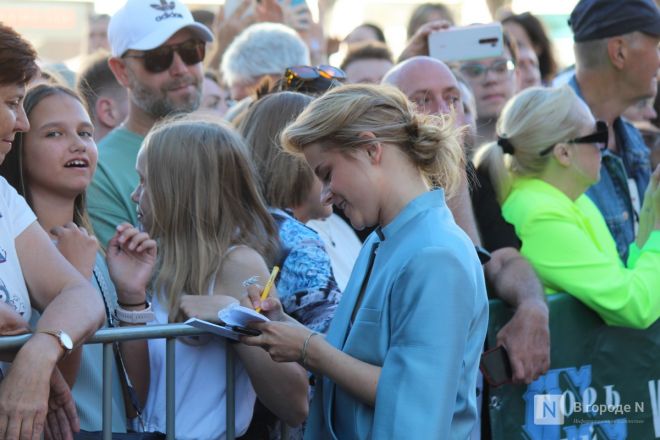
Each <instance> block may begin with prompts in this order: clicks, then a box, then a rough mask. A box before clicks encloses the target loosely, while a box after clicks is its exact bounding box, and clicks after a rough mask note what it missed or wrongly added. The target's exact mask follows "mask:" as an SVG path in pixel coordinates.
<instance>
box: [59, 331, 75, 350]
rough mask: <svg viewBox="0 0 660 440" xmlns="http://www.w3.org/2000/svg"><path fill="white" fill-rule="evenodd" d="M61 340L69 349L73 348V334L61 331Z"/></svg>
mask: <svg viewBox="0 0 660 440" xmlns="http://www.w3.org/2000/svg"><path fill="white" fill-rule="evenodd" d="M60 342H61V343H62V346H64V348H66V349H67V350H73V341H72V340H71V336H69V335H68V334H67V333H65V332H60Z"/></svg>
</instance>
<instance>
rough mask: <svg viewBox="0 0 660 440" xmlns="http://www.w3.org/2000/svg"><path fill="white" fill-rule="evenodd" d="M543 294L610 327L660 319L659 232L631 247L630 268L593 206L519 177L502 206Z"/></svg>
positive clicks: (640, 324) (641, 325)
mask: <svg viewBox="0 0 660 440" xmlns="http://www.w3.org/2000/svg"><path fill="white" fill-rule="evenodd" d="M502 214H503V215H504V218H505V219H506V220H507V221H508V222H509V223H511V224H513V225H514V227H515V228H516V233H517V234H518V236H519V237H520V239H521V240H522V248H521V253H522V255H523V256H525V257H526V258H527V259H528V260H529V262H530V263H531V264H532V266H533V267H534V269H535V270H536V273H537V274H538V276H539V278H540V279H541V281H542V283H543V285H544V287H545V291H546V293H547V294H552V293H556V292H562V291H563V292H568V293H570V294H572V295H573V296H575V297H576V298H577V299H579V300H580V301H582V302H583V303H584V304H586V305H587V306H588V307H590V308H592V309H593V310H595V311H596V312H597V313H598V314H599V315H600V316H601V318H603V320H604V321H605V322H606V323H607V324H609V325H618V326H625V327H633V328H647V327H649V326H650V325H651V324H653V323H654V322H655V321H656V320H657V319H658V318H659V317H660V231H653V232H652V233H651V235H650V236H649V239H648V240H647V242H646V244H645V245H644V247H643V248H642V249H641V250H640V249H639V248H638V247H637V246H636V245H635V244H634V243H633V244H631V245H630V255H629V257H628V265H627V267H625V266H624V265H623V263H622V262H621V259H620V258H619V255H618V253H617V250H616V245H615V243H614V239H613V238H612V236H611V234H610V232H609V230H608V229H607V225H606V224H605V220H604V218H603V216H602V215H601V213H600V211H599V210H598V208H597V207H596V205H595V204H594V203H593V202H592V201H591V200H590V199H589V198H588V197H587V196H586V195H584V194H583V195H582V196H580V197H579V198H578V199H577V200H576V201H575V202H573V201H572V200H570V199H569V198H568V197H567V196H566V195H565V194H564V193H562V192H561V191H560V190H559V189H557V188H555V187H554V186H552V185H550V184H548V183H546V182H544V181H542V180H539V179H518V180H517V181H515V182H514V184H513V190H512V192H511V194H510V195H509V197H508V198H507V199H506V200H505V202H504V204H503V205H502Z"/></svg>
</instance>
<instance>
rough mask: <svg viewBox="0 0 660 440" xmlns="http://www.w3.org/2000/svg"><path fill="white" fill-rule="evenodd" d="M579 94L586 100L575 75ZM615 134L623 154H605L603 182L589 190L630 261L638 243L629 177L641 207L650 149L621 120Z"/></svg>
mask: <svg viewBox="0 0 660 440" xmlns="http://www.w3.org/2000/svg"><path fill="white" fill-rule="evenodd" d="M568 84H569V86H571V87H572V88H573V90H574V91H575V93H577V95H578V96H579V97H580V98H582V99H584V97H583V96H582V92H581V90H580V86H579V84H578V83H577V79H576V77H575V75H573V77H572V78H571V80H570V81H569V83H568ZM614 133H615V135H616V143H617V146H618V147H619V151H620V154H616V153H613V152H612V151H610V150H607V151H605V152H604V153H603V162H602V167H601V171H600V181H599V182H598V183H596V184H595V185H593V186H592V187H591V188H589V190H588V191H587V195H588V196H589V198H590V199H591V200H593V201H594V203H595V204H596V206H598V209H599V210H600V212H601V213H602V214H603V217H605V222H606V223H607V227H608V228H609V230H610V232H611V233H612V236H613V237H614V241H615V242H616V248H617V251H618V252H619V256H620V257H621V260H622V261H624V262H625V261H627V259H628V246H629V245H630V243H632V242H633V241H634V240H635V221H636V219H635V216H636V215H637V213H635V211H634V209H633V204H632V200H631V196H630V190H629V188H628V178H631V179H633V180H634V181H635V184H636V185H637V192H638V193H639V200H640V204H641V202H642V200H643V199H644V192H645V191H646V187H647V186H648V184H649V180H650V178H651V161H650V158H649V150H648V148H647V147H646V145H645V144H644V139H642V135H641V134H640V133H639V131H638V130H637V129H636V128H635V127H633V125H632V124H630V123H629V122H627V121H626V120H624V119H623V118H621V117H618V118H616V119H615V120H614Z"/></svg>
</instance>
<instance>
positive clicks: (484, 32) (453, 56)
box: [429, 23, 504, 62]
mask: <svg viewBox="0 0 660 440" xmlns="http://www.w3.org/2000/svg"><path fill="white" fill-rule="evenodd" d="M503 51H504V46H503V40H502V25H501V24H500V23H489V24H476V25H472V26H465V27H456V28H451V29H447V30H445V31H438V32H433V33H431V34H430V35H429V55H430V56H432V57H433V58H437V59H439V60H441V61H446V62H450V61H467V60H480V59H483V58H493V57H499V56H502V53H503Z"/></svg>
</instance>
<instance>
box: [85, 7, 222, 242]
mask: <svg viewBox="0 0 660 440" xmlns="http://www.w3.org/2000/svg"><path fill="white" fill-rule="evenodd" d="M108 39H109V40H110V46H111V49H112V57H111V58H110V60H109V61H108V64H109V65H110V69H112V72H113V74H114V75H115V77H116V78H117V81H118V82H119V84H121V85H122V86H123V87H125V88H126V89H127V90H128V99H129V110H128V116H127V118H126V120H125V121H124V122H123V123H122V124H121V125H120V126H119V127H117V128H115V129H114V130H113V131H111V132H110V133H109V134H108V135H107V136H106V137H105V138H103V140H102V142H100V143H99V163H98V168H97V170H96V174H95V176H94V181H93V182H92V185H91V186H90V188H89V192H88V204H89V213H90V216H91V218H92V222H93V226H94V231H95V233H96V235H97V237H98V238H99V240H100V241H101V243H102V244H103V245H106V244H107V243H108V241H109V240H110V238H111V237H112V236H113V235H114V233H115V228H116V226H117V225H118V224H120V223H122V222H129V223H131V224H137V213H136V206H135V203H133V201H132V200H131V192H132V191H133V190H134V189H135V187H136V186H137V185H138V180H139V178H138V174H137V172H136V171H135V160H136V158H137V154H138V151H139V149H140V145H141V144H142V140H143V139H144V137H145V136H146V134H147V133H148V132H149V130H150V129H151V127H153V125H154V124H155V123H157V122H158V121H160V120H161V119H163V118H165V117H166V116H168V115H172V114H176V113H188V112H192V111H194V110H196V109H197V108H198V107H199V105H200V101H201V95H202V81H203V67H202V60H203V59H204V51H205V43H207V42H210V41H212V40H213V34H212V33H211V31H209V29H208V28H206V27H205V26H204V25H202V24H199V23H196V22H195V21H194V20H193V17H192V15H191V14H190V11H189V10H188V9H187V8H186V7H185V6H184V5H183V4H182V3H180V1H179V0H174V1H168V2H165V1H161V2H160V4H158V3H156V2H147V1H144V0H128V1H127V2H126V4H125V5H124V6H123V7H122V8H121V9H120V10H119V11H117V13H116V14H115V15H113V17H112V18H111V20H110V26H109V29H108Z"/></svg>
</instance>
